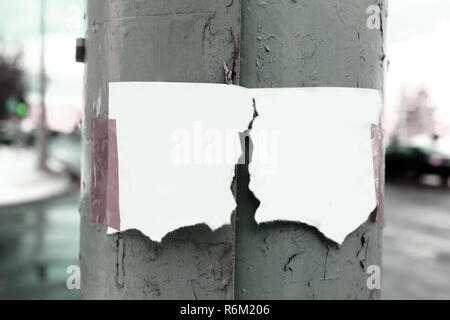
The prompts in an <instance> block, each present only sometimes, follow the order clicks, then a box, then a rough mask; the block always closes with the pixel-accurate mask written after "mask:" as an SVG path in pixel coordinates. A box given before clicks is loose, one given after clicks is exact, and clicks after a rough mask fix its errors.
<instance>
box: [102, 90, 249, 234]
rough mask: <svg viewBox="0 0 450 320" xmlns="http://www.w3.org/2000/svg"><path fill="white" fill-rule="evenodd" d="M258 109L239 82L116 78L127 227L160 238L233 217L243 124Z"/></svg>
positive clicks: (114, 106) (112, 93)
mask: <svg viewBox="0 0 450 320" xmlns="http://www.w3.org/2000/svg"><path fill="white" fill-rule="evenodd" d="M252 117H253V106H252V102H251V97H250V96H249V95H248V93H247V91H246V90H245V89H243V88H241V87H237V86H230V85H217V84H216V85H214V84H193V83H158V82H122V83H110V85H109V118H111V119H116V123H117V143H118V155H119V208H120V220H121V230H122V231H123V230H127V229H138V230H140V231H141V232H142V233H144V234H145V235H147V236H149V237H150V238H151V239H152V240H155V241H160V240H161V238H162V237H163V236H164V235H166V234H167V233H168V232H170V231H174V230H176V229H178V228H180V227H184V226H190V225H195V224H198V223H206V224H207V225H209V226H210V227H211V228H213V229H215V228H218V227H220V226H222V225H223V224H226V223H230V216H231V213H232V211H233V210H234V209H235V207H236V202H235V200H234V198H233V195H232V193H231V191H230V185H231V182H232V179H233V176H234V166H235V164H236V163H237V161H238V158H239V157H240V155H241V150H240V143H239V136H238V132H240V131H244V130H245V129H247V127H248V124H249V122H250V121H251V120H252ZM226 150H227V151H228V152H226ZM230 150H232V151H233V152H230ZM108 232H109V233H111V232H114V230H113V229H109V230H108Z"/></svg>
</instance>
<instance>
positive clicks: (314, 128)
mask: <svg viewBox="0 0 450 320" xmlns="http://www.w3.org/2000/svg"><path fill="white" fill-rule="evenodd" d="M252 94H253V96H254V97H255V99H256V109H257V111H258V114H259V117H258V118H257V119H256V120H255V122H254V124H253V129H252V131H251V136H252V140H253V141H254V150H253V162H252V164H251V165H250V177H251V178H250V179H251V180H250V190H252V191H253V192H254V194H255V195H256V197H257V198H258V199H259V200H260V201H261V204H260V206H259V208H258V210H257V211H256V217H255V219H256V221H257V222H258V223H261V222H267V221H273V220H289V221H298V222H303V223H306V224H309V225H311V226H314V227H316V228H317V229H319V230H320V231H321V232H322V233H323V234H324V235H325V236H326V237H328V238H329V239H332V240H334V241H335V242H337V243H342V242H343V241H344V239H345V237H346V236H347V235H348V234H349V233H351V232H352V231H354V230H355V229H356V228H357V227H358V226H359V225H361V224H362V223H364V222H365V221H366V220H367V219H368V216H369V214H370V213H371V212H372V211H373V210H374V209H375V207H376V191H375V181H374V170H373V160H372V149H371V124H378V123H379V117H380V112H381V98H380V94H379V92H378V91H376V90H369V89H355V88H289V89H287V88H286V89H258V90H253V91H252ZM270 132H272V133H273V134H272V136H278V145H277V143H275V142H274V141H276V139H272V140H271V139H267V136H269V135H270ZM261 133H263V134H261ZM264 133H265V134H264ZM275 133H276V134H275ZM274 154H275V156H273V155H274ZM271 155H272V156H271ZM268 159H272V160H271V161H267V160H268ZM264 160H266V161H264Z"/></svg>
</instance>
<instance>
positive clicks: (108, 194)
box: [91, 118, 120, 231]
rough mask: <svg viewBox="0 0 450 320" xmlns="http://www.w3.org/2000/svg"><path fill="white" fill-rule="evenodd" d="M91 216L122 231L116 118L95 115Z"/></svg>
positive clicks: (93, 124)
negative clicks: (101, 117) (102, 117)
mask: <svg viewBox="0 0 450 320" xmlns="http://www.w3.org/2000/svg"><path fill="white" fill-rule="evenodd" d="M91 220H92V221H94V222H97V223H101V224H103V225H105V226H107V227H111V228H113V229H115V230H117V231H120V212H119V166H118V153H117V133H116V120H113V119H100V118H95V119H92V213H91Z"/></svg>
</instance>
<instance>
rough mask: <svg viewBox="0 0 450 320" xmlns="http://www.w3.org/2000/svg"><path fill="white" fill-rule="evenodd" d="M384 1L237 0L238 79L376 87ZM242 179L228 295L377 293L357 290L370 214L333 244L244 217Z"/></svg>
mask: <svg viewBox="0 0 450 320" xmlns="http://www.w3.org/2000/svg"><path fill="white" fill-rule="evenodd" d="M374 4H379V5H380V6H381V7H382V9H383V10H382V14H381V15H382V25H381V29H380V30H369V29H368V28H367V26H366V20H367V18H368V14H366V10H367V8H368V7H369V5H374ZM385 4H386V3H385V1H381V0H380V1H375V0H346V1H338V0H320V1H317V0H296V1H293V0H291V1H279V0H265V1H252V0H242V31H241V35H242V37H241V40H242V41H241V82H240V84H241V85H243V86H246V87H250V88H255V87H256V88H264V87H303V86H307V87H309V86H342V87H363V88H373V89H379V90H382V86H383V75H384V65H385V62H386V61H385V54H384V38H385V34H384V28H383V26H385V22H386V14H387V11H386V7H385ZM255 121H258V120H257V119H256V120H255ZM381 159H382V158H381ZM375 165H380V166H381V163H377V164H375ZM250 178H251V177H250ZM248 182H249V176H248V168H247V167H246V166H240V167H239V174H238V179H237V198H238V208H237V213H236V214H237V220H236V262H235V298H236V299H370V298H378V297H379V295H380V292H379V291H378V290H372V291H371V290H369V289H368V288H367V287H366V280H367V277H368V275H367V274H366V268H367V266H369V265H378V266H381V230H380V228H379V226H378V224H377V223H375V222H374V217H375V214H376V213H373V214H372V215H371V217H370V218H369V219H368V221H367V222H366V223H365V224H363V225H362V226H361V227H360V228H358V229H357V230H355V231H354V232H353V233H352V234H350V235H349V236H348V237H347V239H346V241H345V242H344V243H343V245H342V246H340V247H339V246H337V245H335V244H334V243H332V242H331V241H329V240H327V239H325V238H324V237H323V236H322V235H321V234H320V233H319V232H318V231H317V230H316V229H314V228H311V227H310V226H307V225H303V224H296V223H270V224H262V225H259V226H258V225H257V224H256V222H255V220H254V214H255V211H256V209H257V207H258V200H257V199H256V198H255V197H254V195H253V194H252V192H251V191H250V190H249V189H248ZM302 196H307V195H301V194H300V195H299V197H302Z"/></svg>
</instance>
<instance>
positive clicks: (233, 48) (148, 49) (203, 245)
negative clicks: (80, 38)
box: [80, 0, 240, 299]
mask: <svg viewBox="0 0 450 320" xmlns="http://www.w3.org/2000/svg"><path fill="white" fill-rule="evenodd" d="M239 18H240V4H239V2H238V1H234V2H231V3H230V2H229V1H225V0H208V1H204V0H189V1H186V0H175V1H167V0H147V1H136V0H125V1H124V0H112V1H107V0H88V1H87V19H88V31H87V39H86V70H85V106H84V119H83V134H82V143H83V159H82V163H83V170H82V200H81V207H80V213H81V243H80V244H81V249H80V264H81V281H82V283H81V296H82V298H83V299H98V298H112V299H127V298H128V299H131V298H134V299H178V298H179V299H230V298H232V296H233V281H232V279H233V259H234V245H233V244H234V240H233V232H232V228H231V224H230V225H226V226H224V227H222V228H221V229H219V230H216V231H211V230H210V229H209V227H207V226H205V225H199V226H195V227H186V228H183V229H179V230H177V231H175V232H172V233H171V234H169V235H167V236H166V237H165V238H164V239H163V240H162V243H156V242H153V241H151V240H150V239H149V238H147V237H145V236H144V235H143V234H141V233H140V232H139V231H136V230H134V231H133V230H131V231H126V232H123V233H120V234H119V235H113V236H108V235H106V231H105V227H103V226H101V225H98V224H95V223H93V222H91V221H90V208H91V187H92V184H91V121H92V118H95V117H100V118H106V117H108V83H109V82H111V81H181V82H203V83H208V82H212V83H224V82H225V77H224V63H225V64H226V65H227V66H228V68H229V69H230V70H232V75H231V76H232V78H233V80H234V81H238V79H239V64H238V60H237V58H238V52H237V48H238V39H239V30H240V28H239ZM129 112H133V106H132V105H130V106H129ZM136 117H139V114H136ZM143 147H144V146H143ZM194 183H195V182H193V184H194ZM230 184H231V182H230ZM230 192H231V191H230ZM142 214H150V212H146V209H145V208H142ZM230 215H231V212H230Z"/></svg>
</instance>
